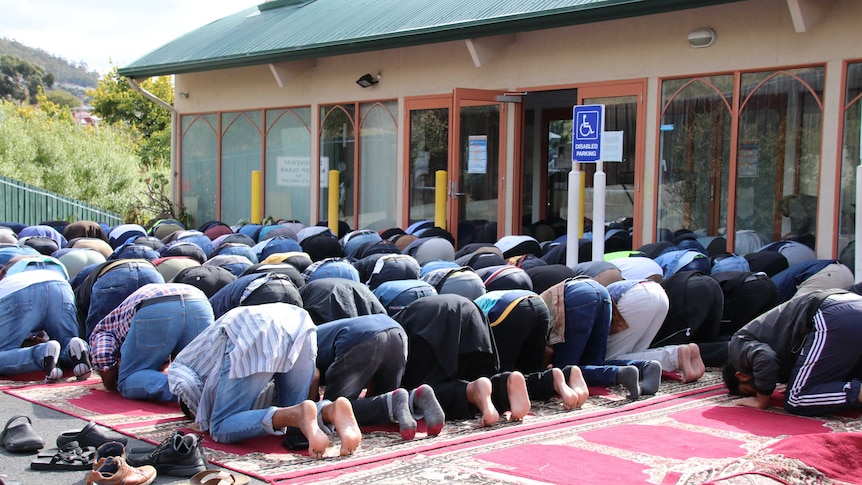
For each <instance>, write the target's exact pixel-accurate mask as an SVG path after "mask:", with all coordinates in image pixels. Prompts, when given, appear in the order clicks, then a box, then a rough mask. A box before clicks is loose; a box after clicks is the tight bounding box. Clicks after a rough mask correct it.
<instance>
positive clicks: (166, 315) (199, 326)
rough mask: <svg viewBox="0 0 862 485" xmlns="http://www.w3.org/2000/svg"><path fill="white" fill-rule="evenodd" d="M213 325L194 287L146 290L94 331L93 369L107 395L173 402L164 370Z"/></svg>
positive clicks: (167, 285) (149, 287)
mask: <svg viewBox="0 0 862 485" xmlns="http://www.w3.org/2000/svg"><path fill="white" fill-rule="evenodd" d="M212 322H213V311H212V307H211V306H210V303H209V301H208V300H207V297H206V295H205V294H204V292H202V291H201V290H199V289H197V288H195V287H194V286H191V285H187V284H183V283H151V284H147V285H144V286H142V287H141V288H139V289H137V290H135V291H134V292H133V293H132V294H131V295H129V296H128V297H127V298H126V299H125V300H123V302H122V303H121V304H120V306H118V307H117V308H115V309H114V310H112V311H111V312H110V313H108V314H107V315H106V316H105V317H104V318H103V319H101V320H100V321H99V323H97V324H96V326H95V327H94V329H93V333H92V334H91V335H90V347H91V348H92V358H93V365H94V366H95V368H96V369H97V370H98V371H99V375H100V376H101V378H102V383H103V384H104V385H105V389H107V390H109V391H119V392H120V394H122V395H123V397H125V398H127V399H142V400H154V401H172V400H174V399H175V396H174V395H173V394H172V393H171V391H170V389H168V378H167V375H165V373H164V372H162V368H164V366H165V364H166V363H167V362H168V360H169V359H170V357H171V356H173V355H176V354H177V353H178V352H179V351H180V350H182V349H183V347H185V346H186V345H188V343H189V342H191V341H192V339H194V338H195V337H196V336H197V335H198V334H199V333H200V332H201V331H203V330H204V329H205V328H207V327H208V326H210V325H211V324H212ZM120 355H122V363H121V359H120Z"/></svg>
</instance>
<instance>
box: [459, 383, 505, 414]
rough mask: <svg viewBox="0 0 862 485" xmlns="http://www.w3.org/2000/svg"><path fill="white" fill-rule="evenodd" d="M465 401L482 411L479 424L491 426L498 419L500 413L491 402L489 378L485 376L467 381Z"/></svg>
mask: <svg viewBox="0 0 862 485" xmlns="http://www.w3.org/2000/svg"><path fill="white" fill-rule="evenodd" d="M467 402H469V403H470V404H472V405H474V406H476V407H477V408H479V412H480V413H482V417H481V418H479V426H493V425H495V424H497V421H500V413H499V412H497V408H495V407H494V403H492V402H491V380H490V379H488V378H487V377H480V378H478V379H476V380H475V381H472V382H469V383H467Z"/></svg>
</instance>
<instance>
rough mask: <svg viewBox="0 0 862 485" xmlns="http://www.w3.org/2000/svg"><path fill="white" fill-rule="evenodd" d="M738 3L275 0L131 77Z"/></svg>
mask: <svg viewBox="0 0 862 485" xmlns="http://www.w3.org/2000/svg"><path fill="white" fill-rule="evenodd" d="M735 1H740V0H274V1H271V2H267V3H263V4H261V5H260V6H258V7H252V8H249V9H246V10H243V11H242V12H238V13H236V14H234V15H230V16H228V17H225V18H223V19H221V20H217V21H215V22H212V23H210V24H208V25H205V26H203V27H201V28H199V29H197V30H195V31H192V32H190V33H188V34H186V35H184V36H182V37H180V38H178V39H176V40H174V41H172V42H170V43H168V44H166V45H164V46H162V47H160V48H158V49H156V50H154V51H153V52H151V53H149V54H147V55H145V56H143V57H142V58H140V59H138V60H137V61H135V62H133V63H131V64H130V65H128V66H126V67H123V68H121V69H120V70H119V73H120V74H122V75H123V76H127V77H150V76H159V75H166V74H180V73H187V72H199V71H209V70H213V69H224V68H231V67H244V66H252V65H258V64H268V63H274V62H285V61H292V60H298V59H309V58H316V57H324V56H333V55H342V54H353V53H357V52H367V51H375V50H382V49H392V48H397V47H406V46H414V45H422V44H431V43H435V42H446V41H452V40H462V39H468V38H476V37H483V36H489V35H500V34H509V33H514V32H524V31H530V30H541V29H550V28H555V27H563V26H567V25H574V24H584V23H590V22H600V21H605V20H613V19H618V18H625V17H637V16H642V15H649V14H655V13H660V12H668V11H673V10H684V9H690V8H697V7H703V6H708V5H716V4H723V3H732V2H735Z"/></svg>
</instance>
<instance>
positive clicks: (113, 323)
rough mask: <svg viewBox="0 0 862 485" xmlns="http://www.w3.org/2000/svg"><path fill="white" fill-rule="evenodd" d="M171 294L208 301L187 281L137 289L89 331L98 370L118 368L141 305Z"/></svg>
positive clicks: (155, 284) (154, 284) (91, 355)
mask: <svg viewBox="0 0 862 485" xmlns="http://www.w3.org/2000/svg"><path fill="white" fill-rule="evenodd" d="M171 295H182V296H183V297H185V298H188V299H193V300H205V301H208V300H207V296H206V294H205V293H204V292H203V291H201V290H199V289H197V288H195V287H194V286H192V285H187V284H185V283H150V284H146V285H144V286H142V287H140V288H138V289H137V290H135V292H134V293H132V294H131V295H129V296H128V297H126V299H125V300H123V303H121V304H120V306H118V307H117V308H114V309H113V310H112V311H111V312H110V313H108V314H107V315H105V317H104V318H102V319H101V320H99V323H97V324H96V326H95V328H93V333H92V334H90V358H91V359H92V362H93V367H94V368H96V369H99V370H106V369H109V368H111V367H116V366H117V363H118V358H119V354H120V348H121V347H122V346H123V342H125V341H126V335H128V334H129V327H131V325H132V319H133V318H134V317H135V313H136V312H137V311H138V305H139V304H140V303H141V302H143V301H145V300H149V299H150V298H156V297H162V296H171Z"/></svg>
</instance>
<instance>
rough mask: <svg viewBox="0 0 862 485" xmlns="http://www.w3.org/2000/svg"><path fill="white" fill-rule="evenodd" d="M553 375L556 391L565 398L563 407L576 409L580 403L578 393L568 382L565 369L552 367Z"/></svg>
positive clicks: (561, 397)
mask: <svg viewBox="0 0 862 485" xmlns="http://www.w3.org/2000/svg"><path fill="white" fill-rule="evenodd" d="M551 376H553V378H554V391H556V393H557V394H558V395H559V396H560V399H562V400H563V407H564V408H565V409H575V408H576V407H577V405H578V393H576V392H575V390H574V389H572V388H571V387H569V385H568V384H567V383H566V376H565V374H563V371H562V370H560V369H558V368H556V367H554V368H553V369H551Z"/></svg>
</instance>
